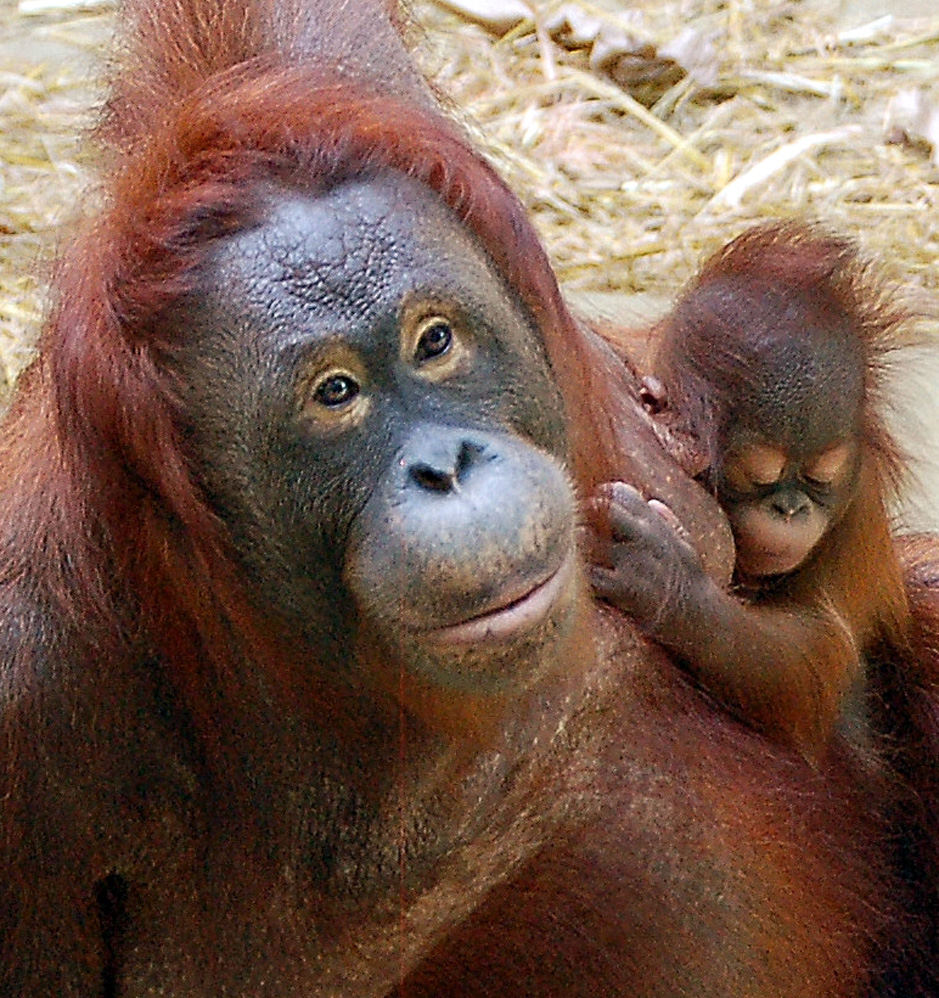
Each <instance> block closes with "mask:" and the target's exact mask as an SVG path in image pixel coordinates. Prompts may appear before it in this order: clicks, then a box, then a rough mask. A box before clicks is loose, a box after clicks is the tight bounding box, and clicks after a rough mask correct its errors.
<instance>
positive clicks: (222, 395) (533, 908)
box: [0, 0, 932, 998]
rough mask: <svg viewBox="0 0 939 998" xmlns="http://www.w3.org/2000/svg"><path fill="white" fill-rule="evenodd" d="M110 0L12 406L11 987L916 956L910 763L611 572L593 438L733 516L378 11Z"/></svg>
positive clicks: (745, 966)
mask: <svg viewBox="0 0 939 998" xmlns="http://www.w3.org/2000/svg"><path fill="white" fill-rule="evenodd" d="M125 17H126V19H127V23H128V25H129V27H128V28H127V29H126V33H125V38H126V46H125V56H124V64H123V69H122V70H121V72H120V75H119V76H118V78H117V81H116V83H115V87H114V91H113V96H112V99H111V101H110V115H109V118H108V120H107V123H106V126H105V130H104V135H105V137H106V138H107V141H108V142H109V144H110V167H109V170H108V173H107V181H106V183H107V199H106V203H105V204H104V205H103V207H102V210H101V213H100V215H99V217H98V218H97V219H96V221H95V222H93V223H92V224H90V225H89V226H87V228H86V229H85V230H84V231H83V232H82V233H80V235H79V237H78V239H77V241H76V244H75V246H74V247H73V249H72V250H71V252H70V253H68V254H67V256H66V257H65V259H64V260H63V262H62V265H61V268H60V273H59V277H58V283H57V294H58V300H57V305H56V308H55V311H54V313H53V315H52V317H51V319H50V322H49V324H48V326H47V328H46V330H45V332H44V335H43V338H42V342H41V352H40V359H39V360H38V361H37V362H36V363H35V364H34V365H33V366H32V368H31V369H30V370H29V371H28V372H27V373H26V374H25V375H24V377H23V379H22V383H21V386H20V388H19V392H18V396H17V399H16V402H15V403H14V407H13V409H12V411H11V413H10V415H9V417H8V419H7V421H6V424H5V427H4V429H3V435H2V448H0V467H2V469H3V473H2V478H3V484H2V494H0V508H2V515H0V531H2V533H0V537H2V565H3V569H2V583H3V596H2V601H0V606H2V617H0V643H2V649H3V656H2V661H3V671H2V685H0V697H2V700H0V744H2V745H3V747H4V750H3V753H2V757H0V760H2V761H0V800H2V812H0V814H2V818H0V820H2V826H0V871H2V876H0V947H2V950H0V993H3V994H4V995H7V994H9V995H20V996H27V998H38V996H42V998H46V996H48V995H57V996H63V998H75V996H82V998H86V996H102V995H103V996H106V998H113V996H142V995H157V994H163V995H174V996H184V995H185V996H187V998H208V996H212V998H215V996H218V995H221V994H228V995H243V996H251V998H256V996H265V995H276V996H278V998H295V996H297V998H298V996H301V995H302V996H304V998H310V996H317V995H322V996H325V995H330V996H337V995H338V996H346V995H348V996H353V995H354V996H356V998H368V996H381V995H388V994H391V993H394V992H395V991H396V989H399V990H400V993H403V994H407V995H409V996H415V995H438V996H443V995H447V996H449V995H467V996H469V995H487V994H488V995H503V994H505V993H507V992H508V991H509V990H510V989H511V991H512V992H517V993H519V994H528V995H533V996H542V998H543V996H558V995H565V996H569V995H573V996H577V995H583V996H587V995H591V996H596V995H604V996H607V995H609V996H613V995H621V996H626V995H628V996H638V998H648V996H676V995H680V994H695V995H700V996H723V998H735V996H736V998H742V996H744V995H747V996H766V998H769V996H772V998H787V996H793V998H794V996H797V995H798V996H800V998H801V996H804V995H806V994H811V995H814V996H825V998H847V996H858V995H865V994H872V993H876V992H878V991H879V992H880V993H881V994H887V993H889V989H890V988H893V987H894V986H896V988H897V989H898V990H897V993H901V992H900V990H899V989H900V988H901V987H907V986H908V985H910V986H912V985H913V984H914V983H915V982H917V981H920V980H925V979H926V976H925V975H926V974H927V973H928V972H929V970H930V968H931V966H932V964H931V963H930V961H931V959H932V953H931V950H930V946H929V943H928V942H927V941H926V939H925V936H924V934H923V933H922V932H921V931H920V925H919V920H918V915H919V914H920V913H919V912H918V911H917V910H915V909H913V908H912V907H911V905H910V903H909V902H910V900H911V898H913V897H914V896H913V895H912V894H909V893H907V887H906V882H907V881H906V877H905V867H904V865H903V862H901V861H905V860H906V859H907V858H908V857H907V856H906V855H904V856H900V855H898V854H897V852H896V850H895V832H896V830H897V826H895V824H894V823H893V817H892V816H893V813H894V810H895V805H896V802H897V800H898V795H899V793H900V792H901V791H902V787H899V784H898V781H899V778H900V776H901V775H902V774H901V773H900V770H899V769H895V768H893V767H892V766H891V765H890V764H889V760H887V761H886V762H883V763H881V762H879V761H878V759H877V758H876V757H875V758H870V757H868V756H867V755H865V756H864V757H863V758H861V757H859V756H856V755H855V753H854V750H853V749H852V746H850V745H848V744H847V743H845V744H839V745H838V746H837V747H836V750H834V751H833V752H832V753H831V754H830V756H829V757H828V758H827V759H826V761H825V765H824V767H822V768H818V769H815V768H812V767H811V766H809V765H808V764H806V763H805V762H804V761H803V760H802V759H801V757H799V756H798V755H797V754H795V753H790V752H788V751H786V750H784V749H781V748H779V747H777V746H775V745H773V744H772V743H771V742H769V741H767V740H766V739H764V738H763V737H762V736H760V735H759V734H757V733H754V732H753V731H751V730H749V729H748V728H747V727H745V726H742V725H740V724H738V723H737V722H735V721H734V720H733V719H731V718H730V717H728V716H727V715H726V714H725V712H724V711H722V710H721V709H719V708H715V707H714V706H713V705H712V703H711V702H710V701H708V700H707V699H706V698H704V697H703V696H702V695H701V694H700V693H699V692H698V691H697V690H696V689H694V688H692V687H691V686H690V685H688V684H687V683H685V681H684V679H683V674H682V672H681V670H679V669H678V668H676V666H675V665H674V663H673V662H672V660H671V659H670V657H669V656H668V655H667V654H666V653H665V652H663V651H662V650H661V649H660V648H659V647H657V646H655V645H652V644H650V643H647V642H646V641H645V639H643V638H641V637H640V636H639V634H638V632H637V631H636V630H635V628H634V626H633V625H632V624H631V623H630V622H629V621H628V619H626V618H625V616H623V615H620V614H618V613H616V612H614V611H613V610H611V609H609V608H602V607H599V606H598V605H596V604H594V602H593V600H592V598H591V595H590V592H589V589H588V587H587V585H586V582H585V566H584V560H583V556H582V555H581V553H580V551H579V548H578V546H577V530H576V528H577V525H578V522H579V519H580V504H581V502H582V501H583V500H584V498H585V497H586V496H588V495H589V493H590V491H591V490H592V488H593V487H594V486H595V485H596V484H597V483H599V482H600V481H605V480H611V479H614V478H625V479H627V480H630V481H633V482H635V483H636V484H637V485H638V486H639V487H640V488H642V489H643V490H645V491H647V492H653V491H654V492H655V494H657V495H659V496H660V497H661V498H662V500H663V501H665V502H666V503H667V504H668V505H669V506H670V507H671V508H673V509H674V510H675V511H676V515H678V516H679V517H680V518H681V519H682V521H683V522H684V523H685V524H686V525H687V526H688V529H689V531H690V534H691V536H692V538H693V539H694V540H695V541H696V542H697V543H699V545H700V546H701V550H702V554H703V555H704V556H706V557H707V558H708V564H709V567H710V570H711V571H713V572H714V573H715V575H717V576H718V577H723V578H726V577H727V575H728V574H729V561H730V557H729V552H730V546H729V544H728V543H727V538H728V536H729V534H728V532H727V528H726V524H725V522H724V520H723V518H722V516H721V514H720V511H719V509H718V507H717V506H716V504H715V503H714V502H713V500H711V499H709V498H708V497H707V495H706V494H705V493H704V492H703V490H699V489H698V488H697V487H696V486H695V485H693V483H691V481H690V480H689V479H688V478H687V477H685V476H684V475H683V473H682V472H681V471H680V469H679V468H678V466H677V465H676V464H675V463H674V462H673V461H672V460H671V459H670V458H669V457H668V456H667V455H666V454H665V453H664V452H663V451H662V449H661V448H660V446H659V445H658V443H657V439H656V437H655V435H654V433H653V432H652V430H651V429H650V427H649V426H648V424H647V423H646V421H645V420H644V417H643V415H642V412H641V408H640V406H639V405H638V403H637V402H636V398H637V393H636V390H635V389H636V386H635V385H633V384H632V383H631V382H630V379H629V375H628V373H627V372H626V371H625V370H624V369H622V368H621V367H620V366H619V365H618V364H617V362H616V360H615V359H614V358H613V355H612V354H611V353H610V352H609V351H608V350H607V348H606V347H605V346H603V345H602V344H601V343H600V342H599V341H598V340H596V339H594V338H592V337H591V336H590V335H589V334H588V333H586V332H585V331H583V330H581V329H579V328H578V327H577V326H576V325H575V324H574V323H573V322H572V320H571V319H570V317H569V316H568V314H567V313H566V311H565V310H564V307H563V304H562V302H561V300H560V297H559V294H558V290H557V287H556V284H555V282H554V278H553V276H552V274H551V270H550V268H549V266H548V263H547V261H546V259H545V256H544V254H543V252H542V251H541V249H540V248H539V246H538V243H537V240H536V238H535V236H534V235H533V232H532V229H531V227H530V226H529V224H528V223H527V221H526V220H525V217H524V214H523V212H522V210H521V209H520V207H519V205H518V203H517V201H516V200H515V199H514V198H513V197H512V195H511V194H510V193H509V192H508V191H507V190H506V188H505V187H504V185H503V184H502V183H501V182H500V181H499V180H498V178H497V177H496V176H495V175H494V173H493V172H492V170H491V169H490V168H489V167H488V166H487V165H486V164H485V162H484V161H483V160H482V159H481V158H480V157H479V156H478V155H476V154H475V153H474V152H473V151H472V150H471V149H470V148H469V146H468V145H467V143H466V141H465V140H464V138H463V137H462V136H461V135H460V133H459V132H458V131H457V130H456V129H455V128H454V127H453V126H452V125H450V124H449V123H448V122H447V121H446V120H444V119H443V118H442V117H441V115H440V114H439V113H438V112H437V111H436V110H435V109H434V105H433V102H432V100H431V99H430V97H429V96H428V94H427V92H426V91H425V90H424V88H423V86H422V84H421V83H420V80H419V79H418V78H417V76H416V75H415V73H414V71H413V70H412V69H411V66H410V63H409V61H408V59H407V55H406V52H405V51H404V49H403V47H402V46H401V43H400V41H399V36H398V33H397V30H396V27H395V23H394V18H393V16H392V15H391V13H390V12H388V11H386V10H384V9H381V8H379V7H378V6H377V5H376V4H374V3H372V0H355V2H354V3H352V2H336V3H333V2H331V0H319V2H315V3H310V4H308V5H303V4H299V3H295V2H275V0H224V2H222V0H215V2H208V0H173V2H167V3H144V2H134V3H131V4H130V5H129V6H128V7H127V9H126V12H125ZM722 573H723V574H722ZM912 694H915V696H916V697H917V700H916V703H917V704H919V703H920V702H921V701H920V699H918V698H919V689H918V688H917V689H916V690H912V688H911V695H912ZM910 714H911V716H913V711H912V710H910ZM871 742H872V744H873V745H874V749H873V750H872V751H875V750H876V745H877V732H876V731H872V733H871ZM875 754H876V752H875ZM903 844H904V845H906V846H908V847H909V848H910V849H912V848H913V846H914V845H915V846H917V848H918V843H917V842H916V840H915V839H914V837H913V836H912V835H910V836H906V837H905V838H904V841H903ZM918 856H919V853H918V852H917V853H916V854H915V856H914V857H913V859H914V860H917V861H918ZM903 993H910V988H908V989H907V991H906V992H903Z"/></svg>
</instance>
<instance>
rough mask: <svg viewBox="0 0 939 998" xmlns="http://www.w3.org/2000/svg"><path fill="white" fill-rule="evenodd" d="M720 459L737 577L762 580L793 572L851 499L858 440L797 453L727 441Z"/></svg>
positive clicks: (723, 501)
mask: <svg viewBox="0 0 939 998" xmlns="http://www.w3.org/2000/svg"><path fill="white" fill-rule="evenodd" d="M725 454H726V457H725V459H724V460H723V462H722V464H721V467H720V468H719V469H718V478H717V490H718V498H719V500H720V502H721V505H722V506H723V507H724V509H725V510H726V512H727V514H728V516H729V518H730V523H731V527H732V528H733V532H734V540H735V541H736V544H737V571H738V573H739V574H740V575H741V576H743V577H744V578H755V579H762V578H766V577H769V576H778V575H786V574H788V573H790V572H794V571H795V570H796V569H797V568H799V567H800V566H801V565H802V564H803V563H804V562H805V561H806V559H807V558H808V557H809V555H810V554H811V553H812V551H814V550H815V548H816V546H817V545H818V543H819V541H821V539H822V538H823V537H824V536H825V534H826V533H827V531H828V529H829V528H830V527H831V526H832V524H834V523H836V522H837V521H838V519H839V518H840V517H841V515H842V513H843V512H844V511H845V509H846V508H847V506H848V504H849V503H850V501H851V499H852V498H853V497H854V493H855V490H856V485H857V477H858V475H857V472H858V465H859V447H858V443H857V441H856V440H854V439H853V438H852V439H847V440H840V441H838V442H837V443H834V444H831V445H829V446H827V447H825V448H824V449H823V450H821V451H818V450H816V451H815V452H814V453H811V454H800V453H799V452H798V449H788V450H787V449H784V448H783V447H781V446H779V445H778V444H776V443H771V442H766V441H753V440H752V438H751V440H750V441H749V442H740V443H734V442H733V441H731V445H730V447H729V448H728V449H727V451H725Z"/></svg>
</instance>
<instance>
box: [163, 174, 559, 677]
mask: <svg viewBox="0 0 939 998" xmlns="http://www.w3.org/2000/svg"><path fill="white" fill-rule="evenodd" d="M379 261H381V264H380V265H381V270H378V269H377V266H378V262H379ZM214 266H215V274H214V275H213V280H212V282H211V287H212V288H213V289H217V290H212V291H210V292H209V294H208V295H207V296H204V297H202V296H200V299H199V303H198V305H197V306H196V307H195V310H194V314H193V315H191V319H192V320H194V322H195V324H196V328H197V329H198V330H202V331H203V335H198V334H197V335H195V336H192V337H191V338H190V347H189V349H188V352H187V354H186V355H185V356H184V358H183V359H182V362H181V374H182V380H183V381H184V382H185V383H186V384H187V385H188V386H189V388H188V391H189V397H188V398H187V401H186V405H187V410H188V411H189V413H190V414H191V418H192V420H193V423H194V425H195V427H196V433H195V436H194V437H193V439H192V441H191V446H192V447H193V450H194V452H195V460H196V461H197V462H198V464H199V465H200V466H201V467H203V468H204V469H206V470H205V472H204V474H205V478H206V485H207V487H208V488H209V490H210V491H211V493H212V494H213V496H214V497H215V501H216V502H217V504H218V506H219V508H220V509H221V510H222V511H223V515H224V516H225V518H226V520H228V521H229V522H230V523H231V524H232V525H233V527H234V530H235V532H236V534H237V536H238V537H239V546H240V547H241V548H242V549H243V550H245V551H247V552H248V553H247V555H246V559H247V561H248V562H249V567H250V569H251V571H252V572H253V573H255V575H256V577H257V578H258V580H259V581H260V583H261V586H262V588H263V589H264V590H265V591H266V592H270V593H276V594H277V598H278V600H279V601H280V603H281V610H282V612H283V613H284V615H285V616H286V617H287V618H288V619H291V620H294V621H295V622H296V626H298V627H300V628H303V629H305V630H309V631H310V632H311V633H316V634H324V633H325V634H336V633H339V634H346V633H349V632H353V631H354V630H355V628H357V627H363V628H367V629H368V631H369V633H370V635H371V636H372V637H377V639H378V640H379V641H381V642H383V643H384V644H386V645H387V646H388V648H389V649H390V650H391V651H392V652H393V653H394V654H395V655H396V656H397V655H401V656H402V657H403V658H404V660H405V661H406V663H407V667H408V668H409V669H410V670H412V671H413V673H414V674H415V675H418V676H420V677H422V678H423V679H424V680H427V681H428V682H430V683H432V684H437V685H440V686H442V687H444V688H447V689H449V688H452V689H459V690H462V691H465V692H470V693H473V692H477V693H478V692H487V693H488V692H493V691H496V690H503V691H504V690H507V689H519V688H521V687H524V686H525V685H527V684H528V683H530V682H531V680H532V679H533V678H535V677H536V676H537V675H538V674H539V673H541V672H543V671H544V670H545V669H549V670H550V668H551V665H552V663H551V660H550V659H551V656H549V660H548V661H545V659H544V656H543V654H542V652H543V649H544V645H545V642H544V637H545V635H546V634H547V633H548V632H549V631H550V630H552V629H554V628H557V627H559V626H560V627H563V625H564V622H565V620H566V618H567V617H568V615H569V614H570V607H571V600H572V593H573V582H574V575H575V573H574V516H575V514H574V500H573V494H572V491H571V487H570V485H569V484H568V481H567V478H566V474H565V470H564V462H565V457H566V452H565V448H566V438H565V431H564V422H563V418H564V416H563V407H562V403H561V400H560V396H559V395H558V392H557V389H556V387H555V385H554V383H553V381H552V379H551V375H550V370H549V367H548V363H547V360H546V358H545V356H544V353H543V351H542V349H541V347H540V345H539V342H538V340H537V338H536V336H535V334H534V332H533V330H532V328H531V326H530V325H529V322H528V320H527V319H526V317H525V316H524V315H522V314H521V313H520V312H519V310H518V309H517V308H515V307H513V306H512V305H511V304H510V302H509V301H508V300H507V298H506V295H505V292H504V290H503V288H502V286H501V284H500V282H499V280H498V278H497V277H495V275H494V274H493V272H492V270H491V268H490V266H489V265H488V263H487V262H486V260H485V258H484V256H483V255H482V254H481V253H480V251H479V249H478V248H477V247H476V246H475V245H474V244H473V243H472V242H471V240H470V239H469V238H468V237H467V236H466V235H465V234H464V233H463V232H461V231H459V230H458V229H456V228H455V227H454V225H453V222H452V221H451V219H450V218H449V217H448V213H447V212H446V210H445V209H444V208H443V207H442V206H440V205H439V203H437V202H436V201H435V199H434V198H433V197H432V196H431V195H430V194H429V193H427V192H426V191H425V190H424V189H422V188H421V187H419V186H418V185H417V184H416V183H413V182H402V181H401V180H399V179H396V180H395V181H392V180H390V179H385V180H382V179H376V180H372V181H363V182H353V183H350V184H347V185H344V186H342V187H339V188H337V189H335V190H333V191H331V192H329V193H328V194H326V195H324V196H322V197H319V198H317V199H315V200H308V199H303V198H300V197H298V196H293V195H289V194H284V193H276V194H272V196H271V214H270V217H269V218H268V219H267V220H266V221H265V222H264V223H263V224H262V225H261V226H260V227H259V228H257V229H254V230H252V231H249V232H247V233H246V234H243V235H241V236H240V237H238V238H236V239H234V240H232V241H231V242H229V243H228V244H226V245H225V246H224V247H223V248H222V249H221V250H220V252H219V254H218V257H217V260H216V262H215V265H214ZM220 330H224V334H223V335H219V331H220ZM258 372H260V374H261V377H260V379H259V378H258V376H257V373H258ZM216 384H219V385H223V386H232V385H237V386H240V387H241V388H242V389H244V390H245V392H246V394H245V395H239V394H238V393H237V392H236V393H231V392H226V393H225V395H224V396H223V397H217V396H216V394H215V392H214V387H213V386H214V385H216ZM268 454H272V455H274V454H276V455H278V456H282V460H275V461H271V460H266V457H265V456H266V455H268ZM313 469H315V474H314V473H311V471H312V470H313ZM285 483H288V489H287V490H286V492H285V489H284V484H285ZM272 550H273V552H274V553H275V557H274V558H272V557H271V552H272ZM309 565H316V566H317V573H316V574H315V575H314V576H311V575H310V573H309V571H308V566H309ZM337 594H341V595H340V596H339V598H338V599H337V598H336V596H337ZM333 655H334V664H335V667H336V668H343V667H344V665H345V663H346V661H347V649H346V648H345V647H344V646H342V645H340V646H338V647H336V648H335V649H334V651H333Z"/></svg>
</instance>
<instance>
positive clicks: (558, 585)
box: [427, 550, 574, 645]
mask: <svg viewBox="0 0 939 998" xmlns="http://www.w3.org/2000/svg"><path fill="white" fill-rule="evenodd" d="M573 570H574V552H573V550H572V551H570V552H569V553H568V555H567V556H566V557H565V559H564V561H563V562H562V563H561V566H560V568H558V569H557V571H556V572H554V573H553V574H552V575H549V576H548V578H547V579H545V580H544V581H543V582H539V583H538V585H536V586H534V587H533V588H532V589H530V590H529V591H528V592H527V593H525V595H524V596H521V597H519V598H518V599H514V600H512V601H511V603H506V604H505V606H501V607H499V608H498V609H495V610H489V611H487V612H486V613H483V614H480V615H479V616H478V617H471V618H470V619H469V620H465V621H463V622H462V623H460V624H453V625H451V626H450V627H441V628H438V629H436V630H433V631H431V632H429V633H428V635H427V636H428V637H429V638H430V640H431V641H433V642H434V643H435V644H449V645H471V644H480V643H482V642H487V641H502V640H507V639H509V638H514V637H516V636H517V635H518V634H520V633H524V632H525V631H528V630H531V628H533V627H534V626H535V625H536V624H539V623H541V621H542V620H543V619H544V618H545V617H546V616H547V615H548V611H549V610H550V609H551V607H553V606H554V604H555V603H556V602H557V600H558V597H559V596H560V595H561V593H563V592H564V590H565V589H566V588H567V585H568V582H569V581H570V578H571V575H572V574H573Z"/></svg>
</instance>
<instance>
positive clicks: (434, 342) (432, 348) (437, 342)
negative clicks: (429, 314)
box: [414, 317, 453, 363]
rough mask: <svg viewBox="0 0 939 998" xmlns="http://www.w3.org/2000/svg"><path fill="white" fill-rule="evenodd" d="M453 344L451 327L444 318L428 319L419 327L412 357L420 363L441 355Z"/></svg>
mask: <svg viewBox="0 0 939 998" xmlns="http://www.w3.org/2000/svg"><path fill="white" fill-rule="evenodd" d="M452 344H453V327H452V326H451V325H450V323H449V322H448V321H447V320H446V319H442V318H439V317H434V318H433V319H429V320H428V321H427V322H426V323H425V324H424V327H423V328H422V329H421V332H420V335H419V336H418V340H417V346H416V347H415V349H414V357H415V359H416V360H417V361H418V362H419V363H420V362H422V361H425V360H432V359H433V358H434V357H442V356H443V355H444V354H445V353H446V352H447V351H448V350H449V349H450V347H451V346H452Z"/></svg>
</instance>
